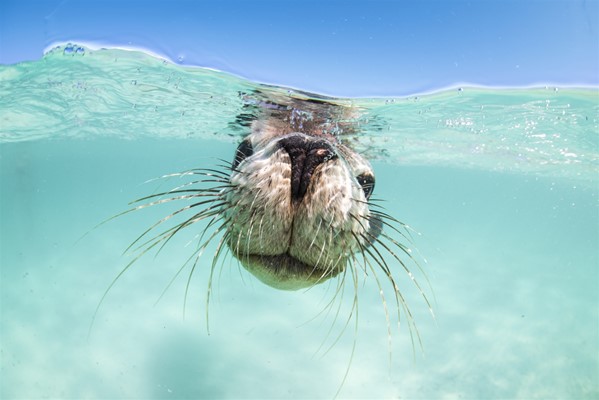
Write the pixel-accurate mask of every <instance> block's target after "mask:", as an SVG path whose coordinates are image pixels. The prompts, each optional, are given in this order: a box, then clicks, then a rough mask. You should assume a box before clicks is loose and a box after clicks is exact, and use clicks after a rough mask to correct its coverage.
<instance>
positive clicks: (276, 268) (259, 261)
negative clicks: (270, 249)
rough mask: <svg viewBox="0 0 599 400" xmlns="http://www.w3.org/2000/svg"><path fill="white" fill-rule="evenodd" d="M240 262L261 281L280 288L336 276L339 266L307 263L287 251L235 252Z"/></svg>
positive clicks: (294, 288) (294, 286)
mask: <svg viewBox="0 0 599 400" xmlns="http://www.w3.org/2000/svg"><path fill="white" fill-rule="evenodd" d="M236 257H237V258H238V260H239V261H240V262H241V264H242V265H243V266H244V267H245V268H246V269H247V270H248V271H249V272H251V273H252V274H253V275H254V276H255V277H256V278H258V279H259V280H260V281H262V282H263V283H265V284H267V285H269V286H271V287H274V288H277V289H282V290H297V289H302V288H306V287H310V286H314V285H316V284H318V283H320V282H322V281H324V280H327V279H329V278H332V277H334V276H336V275H337V274H338V273H339V272H340V271H341V270H340V269H339V268H326V269H325V268H321V267H319V266H312V265H308V264H306V263H304V262H302V261H300V260H298V259H297V258H295V257H293V256H292V255H290V254H289V253H283V254H277V255H261V254H237V255H236Z"/></svg>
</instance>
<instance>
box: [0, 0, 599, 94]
mask: <svg viewBox="0 0 599 400" xmlns="http://www.w3.org/2000/svg"><path fill="white" fill-rule="evenodd" d="M598 20H599V0H538V1H526V0H517V1H516V0H503V1H500V0H478V1H451V0H448V1H442V0H437V1H432V0H421V1H399V0H398V1H380V0H379V1H347V0H346V1H326V0H321V1H284V0H279V1H269V0H256V1H249V0H247V1H241V0H238V1H231V0H222V1H191V0H187V1H182V0H171V1H162V2H158V1H142V0H136V1H132V0H118V1H117V0H104V1H93V0H88V1H84V0H63V1H56V0H43V1H42V0H39V1H31V0H16V1H15V0H3V1H2V2H0V63H2V64H13V63H17V62H21V61H26V60H37V59H40V58H41V57H42V54H43V50H44V49H45V48H46V47H47V46H48V45H50V44H52V43H55V42H65V41H71V40H72V41H78V42H93V43H99V44H102V45H104V46H110V45H114V46H131V47H140V48H144V49H149V50H152V51H153V52H155V53H158V54H161V55H164V56H166V57H168V58H170V59H172V60H173V61H175V62H179V63H181V64H185V65H198V66H206V67H212V68H217V69H220V70H224V71H227V72H232V73H234V74H237V75H240V76H243V77H245V78H248V79H251V80H255V81H260V82H266V83H273V84H280V85H285V86H292V87H296V88H300V89H304V90H311V91H316V92H320V93H326V94H332V95H339V96H384V95H387V96H392V95H406V94H412V93H421V92H425V91H431V90H435V89H439V88H443V87H447V86H451V85H455V84H460V83H465V82H466V83H472V84H479V85H488V86H528V85H536V84H552V85H553V84H557V85H564V86H565V85H593V86H596V85H598V84H599V72H598V71H599V28H598V25H599V24H598Z"/></svg>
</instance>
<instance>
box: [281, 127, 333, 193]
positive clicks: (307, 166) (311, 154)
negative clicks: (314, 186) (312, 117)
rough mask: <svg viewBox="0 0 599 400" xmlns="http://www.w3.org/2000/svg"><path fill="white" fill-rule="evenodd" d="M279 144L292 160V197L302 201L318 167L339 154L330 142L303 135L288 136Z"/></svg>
mask: <svg viewBox="0 0 599 400" xmlns="http://www.w3.org/2000/svg"><path fill="white" fill-rule="evenodd" d="M279 144H280V145H281V147H282V148H283V149H285V151H286V152H287V154H289V157H290V158H291V197H292V198H293V200H301V199H302V198H303V197H304V195H305V194H306V191H307V190H308V186H309V185H310V180H311V179H312V175H313V174H314V170H315V169H316V167H318V166H319V165H320V164H323V163H325V162H327V161H329V160H332V159H334V158H336V157H337V154H336V153H335V150H334V149H333V147H332V146H331V144H330V143H329V142H328V141H326V140H323V139H314V138H313V137H310V136H307V135H303V134H295V135H291V136H287V137H285V138H283V139H281V140H280V141H279Z"/></svg>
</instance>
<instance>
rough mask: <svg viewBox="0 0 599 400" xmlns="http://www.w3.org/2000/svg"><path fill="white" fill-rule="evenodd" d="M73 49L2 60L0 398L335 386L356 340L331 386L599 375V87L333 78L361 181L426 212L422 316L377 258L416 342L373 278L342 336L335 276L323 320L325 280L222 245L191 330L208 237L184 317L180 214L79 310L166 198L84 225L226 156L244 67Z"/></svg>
mask: <svg viewBox="0 0 599 400" xmlns="http://www.w3.org/2000/svg"><path fill="white" fill-rule="evenodd" d="M78 49H79V48H78V47H76V46H67V47H62V48H57V49H55V50H53V51H52V52H50V53H49V54H47V55H46V56H45V57H44V58H43V59H41V60H39V61H36V62H31V63H23V64H19V65H13V66H0V82H1V85H0V102H1V103H0V104H1V105H0V141H1V142H0V143H1V144H0V163H1V164H0V165H1V169H0V174H1V175H0V201H1V202H0V217H1V220H0V222H1V223H0V235H1V236H0V237H1V242H0V243H1V248H0V257H1V259H0V274H1V275H0V289H1V291H0V300H1V303H0V306H1V313H0V322H1V324H0V339H1V348H0V351H1V352H0V357H1V358H0V363H1V365H0V376H1V377H0V395H1V397H2V398H47V397H50V398H117V397H131V398H332V397H333V396H335V394H336V393H337V390H338V389H339V386H340V384H341V383H342V382H343V377H344V375H345V373H346V370H347V367H348V364H349V363H350V358H352V357H351V354H352V348H353V346H354V344H355V352H354V354H353V358H352V359H351V367H350V369H349V373H348V376H347V379H346V380H345V382H344V383H343V386H342V388H341V391H340V392H339V397H340V398H422V399H429V398H449V399H452V398H489V399H493V398H495V399H499V398H569V399H580V398H598V397H599V273H598V267H599V251H598V249H599V206H598V194H599V174H598V173H599V92H598V91H597V89H595V88H586V89H575V88H554V87H547V88H530V89H485V88H471V87H464V88H461V89H458V88H454V89H449V90H446V91H442V92H438V93H431V94H425V95H419V96H412V97H405V98H396V99H392V98H386V99H385V98H383V99H339V100H338V101H339V102H342V103H346V104H348V105H352V106H354V107H355V108H356V110H358V111H359V112H358V116H357V117H356V118H357V120H356V123H358V124H359V125H360V126H361V133H360V135H357V136H356V137H353V138H352V139H351V140H352V142H353V143H354V146H355V147H356V148H357V149H359V150H361V151H363V152H364V153H366V154H368V156H369V157H370V159H371V160H372V161H373V166H374V168H375V171H376V173H377V188H376V190H375V194H376V196H377V197H378V198H381V199H384V200H385V203H384V205H385V207H386V208H387V210H388V213H389V214H392V215H394V216H395V217H397V218H398V219H400V220H402V221H404V222H406V223H409V224H410V225H411V226H412V227H414V229H416V230H417V231H418V232H419V233H420V234H419V235H416V237H415V244H416V247H417V248H418V250H419V253H420V254H421V258H422V259H426V263H424V261H423V269H424V270H425V271H426V274H427V276H428V279H429V281H430V283H431V286H432V293H429V294H430V296H431V298H434V301H433V309H434V317H433V316H432V315H431V314H430V313H429V311H428V309H427V307H426V304H425V303H424V301H423V300H422V297H421V296H420V294H419V293H418V291H417V290H415V289H414V287H413V285H411V283H410V282H409V280H408V278H407V276H405V275H402V274H401V271H400V268H401V267H400V266H399V265H395V264H394V263H393V262H392V260H389V263H390V265H391V267H392V269H394V270H397V271H398V272H397V276H398V277H399V278H400V282H401V283H400V285H401V289H402V292H403V293H404V294H405V296H406V299H407V302H408V303H409V304H410V307H411V309H412V312H413V313H414V316H415V322H416V325H417V327H418V330H419V333H420V337H421V340H422V347H420V346H418V345H416V346H414V347H413V346H412V342H411V338H410V332H409V330H408V329H407V326H406V325H405V324H403V325H402V327H401V328H400V329H399V330H398V329H397V325H396V321H395V320H393V321H392V334H391V344H389V334H388V331H387V323H386V320H385V313H384V308H383V306H382V302H381V298H380V296H379V289H378V287H377V285H376V282H374V281H373V280H372V279H368V277H367V278H366V279H364V282H363V283H362V282H360V288H359V315H358V325H357V328H356V327H355V325H354V323H353V320H352V322H351V323H350V325H349V327H348V328H347V329H346V330H345V331H344V332H343V334H342V335H341V337H340V339H339V340H338V341H337V342H335V338H336V335H337V334H338V333H339V332H341V331H342V329H343V324H344V322H345V321H344V319H345V318H346V315H347V312H348V311H349V308H350V307H351V301H352V299H351V296H347V297H346V298H344V299H343V300H342V301H341V312H340V315H341V316H340V317H339V318H338V320H337V321H336V322H335V319H334V315H331V314H330V313H329V314H328V315H327V314H326V313H325V314H321V315H319V312H320V311H321V310H322V309H323V308H324V307H325V306H326V303H327V302H328V300H329V299H330V298H331V296H332V295H333V294H334V293H333V292H334V288H335V286H334V285H333V286H331V285H327V284H323V285H320V286H318V287H315V288H312V289H311V290H308V291H298V292H282V291H277V290H275V289H272V288H270V287H267V286H264V285H263V284H261V283H260V282H259V281H257V280H256V279H255V278H253V277H252V276H251V275H249V274H248V273H246V272H245V271H244V270H242V269H241V268H239V267H238V265H237V264H236V262H235V261H234V260H232V259H231V257H228V258H227V259H226V260H225V262H224V263H223V265H222V267H221V268H220V269H219V272H218V274H217V275H218V276H217V278H216V280H215V288H214V293H213V298H212V299H211V302H210V306H209V319H210V332H209V333H208V332H207V327H206V288H207V281H208V273H209V271H208V270H209V266H210V260H209V259H206V262H205V264H203V265H201V266H205V267H206V268H199V269H198V270H197V271H196V272H195V273H194V276H193V278H192V280H191V286H190V293H189V296H188V299H187V305H186V313H185V316H184V315H183V298H184V296H183V293H184V291H185V285H186V280H187V274H186V273H185V272H184V273H183V274H182V276H181V277H179V278H178V279H176V280H175V281H174V283H173V284H172V285H171V287H170V288H169V290H168V291H166V293H165V294H164V296H162V297H161V298H160V301H158V302H157V300H158V298H159V297H160V295H161V293H162V292H163V290H164V288H165V287H166V286H167V285H168V283H169V281H170V280H171V278H172V277H173V276H174V275H175V273H176V272H177V270H178V268H179V267H180V266H181V265H182V263H183V262H184V261H185V259H186V258H187V257H188V254H189V248H190V246H191V245H190V244H189V240H190V237H187V238H186V237H181V238H178V239H176V240H173V241H172V242H171V243H170V244H169V246H167V247H166V248H165V249H164V251H163V252H162V253H161V254H160V255H158V256H156V257H154V256H153V255H148V256H147V257H144V258H142V259H140V260H139V261H138V262H136V263H135V264H134V267H133V268H131V269H130V270H129V271H127V273H126V274H125V275H123V277H122V278H121V279H119V281H118V282H117V284H116V285H115V286H114V287H113V289H112V290H111V291H110V292H109V294H108V295H107V297H106V299H105V301H104V303H103V304H102V307H101V308H100V309H99V311H98V314H97V318H96V321H95V323H94V325H93V328H92V330H91V333H90V332H89V327H90V323H91V321H92V317H93V315H94V311H95V309H96V306H97V305H98V302H99V301H100V298H101V297H102V295H103V293H104V291H105V290H106V288H107V287H108V285H110V283H111V282H112V280H113V279H114V277H115V276H116V275H117V274H118V273H119V272H120V271H121V270H122V268H123V267H124V266H125V265H126V264H127V263H128V262H129V261H131V256H130V255H128V254H123V251H124V250H125V249H126V247H127V245H128V244H129V243H131V241H133V240H134V239H135V238H136V237H137V236H138V235H139V234H140V233H141V232H143V231H144V230H145V229H146V228H147V227H149V226H150V225H151V224H153V223H154V222H155V221H156V220H157V219H159V218H161V217H163V216H164V215H165V211H164V209H160V207H155V208H151V209H147V210H143V212H139V213H132V214H130V215H127V216H123V217H122V218H117V219H115V220H112V221H110V222H109V223H106V224H103V225H101V226H99V227H96V225H97V224H98V223H100V222H102V221H104V220H105V219H106V218H109V217H110V216H112V215H114V214H117V213H119V212H121V211H123V210H125V209H127V207H128V206H127V205H128V203H129V202H130V201H132V200H134V199H136V198H139V197H141V196H144V195H147V194H149V193H152V192H154V191H155V190H156V189H157V188H158V187H160V184H161V183H159V182H157V181H154V180H152V179H153V178H156V177H160V176H162V175H165V174H169V173H173V172H179V171H183V170H187V169H190V168H195V167H211V166H213V165H215V164H218V162H219V161H218V159H219V158H222V159H231V157H232V155H233V152H234V150H235V146H236V143H237V142H238V141H239V138H240V137H241V135H243V128H242V127H241V126H239V125H236V124H235V122H234V121H235V116H236V115H238V114H239V112H240V109H241V108H242V106H243V103H244V98H243V96H240V95H239V92H249V91H251V90H253V89H255V88H256V87H258V85H256V84H253V83H250V82H247V81H244V80H241V79H239V78H236V77H232V76H229V75H226V74H223V73H219V72H215V71H209V70H205V69H199V68H187V67H181V66H177V65H174V64H172V63H169V62H166V61H163V60H161V59H158V58H156V57H152V56H150V55H148V54H144V53H140V52H131V51H124V50H116V49H112V50H97V51H92V50H89V49H84V48H80V50H78ZM262 90H271V91H273V92H277V93H283V94H291V93H287V89H282V88H270V89H264V88H262ZM94 227H96V228H94ZM191 238H193V235H192V236H191ZM210 250H212V251H210ZM213 252H214V249H209V250H207V252H206V254H213ZM389 304H390V303H389ZM392 317H393V316H392ZM392 319H393V318H392ZM331 325H333V327H334V328H333V334H332V335H329V336H327V333H328V331H329V328H330V326H331ZM323 344H324V345H323ZM329 348H330V350H328V351H327V349H329ZM390 354H391V361H390V360H389V359H390V357H389V355H390Z"/></svg>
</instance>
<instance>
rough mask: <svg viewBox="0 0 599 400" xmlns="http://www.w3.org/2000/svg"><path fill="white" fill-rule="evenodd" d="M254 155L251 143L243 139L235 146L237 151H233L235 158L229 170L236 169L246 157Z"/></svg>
mask: <svg viewBox="0 0 599 400" xmlns="http://www.w3.org/2000/svg"><path fill="white" fill-rule="evenodd" d="M252 154H254V148H253V147H252V142H250V140H249V139H245V140H244V141H243V142H241V143H239V146H237V150H235V158H234V159H233V163H232V165H231V169H233V170H234V169H236V168H237V166H238V165H239V164H240V163H241V162H242V161H243V160H245V159H246V158H247V157H249V156H251V155H252Z"/></svg>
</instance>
